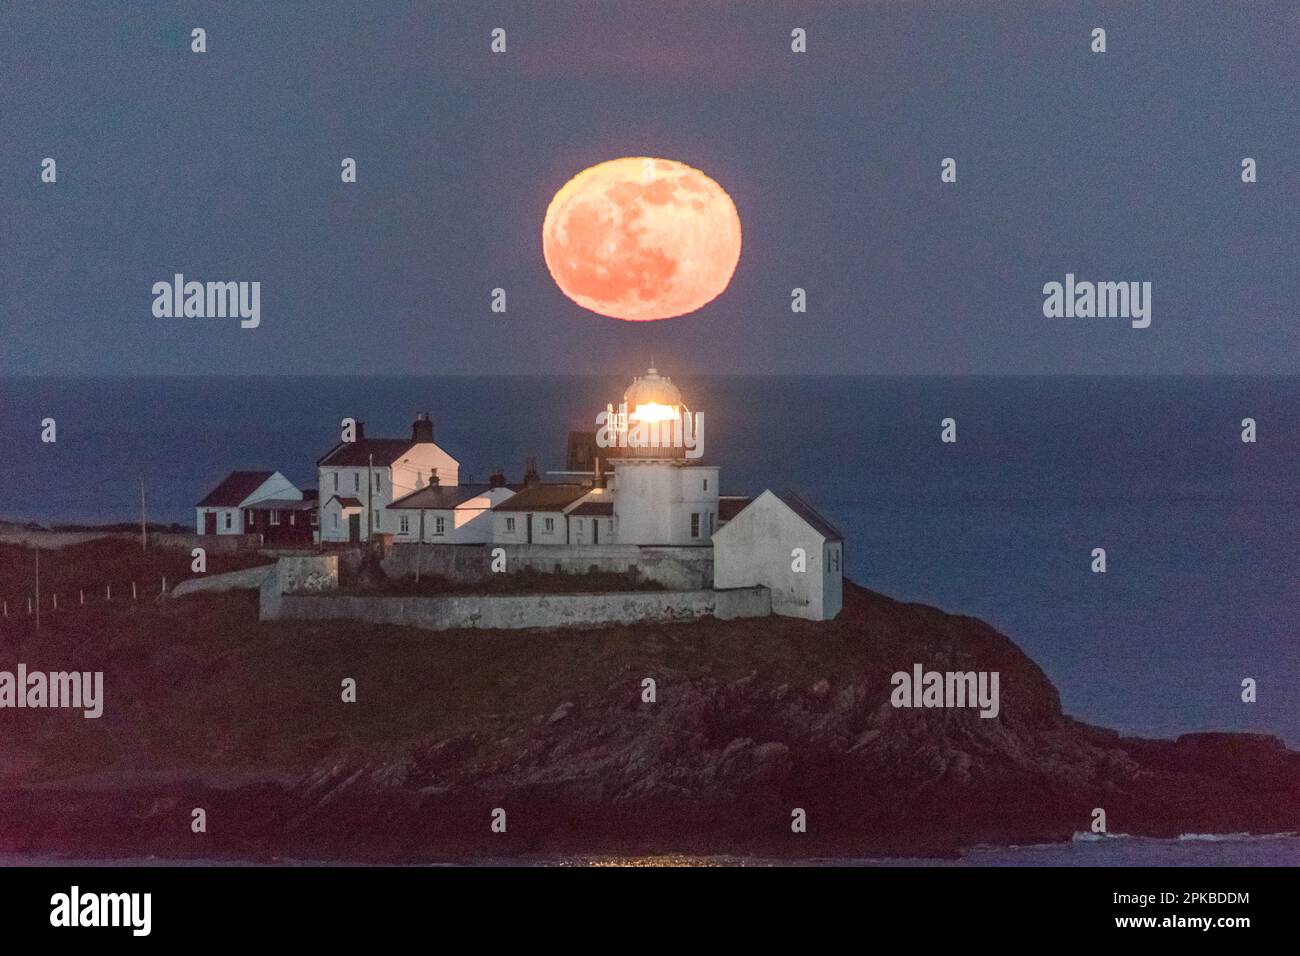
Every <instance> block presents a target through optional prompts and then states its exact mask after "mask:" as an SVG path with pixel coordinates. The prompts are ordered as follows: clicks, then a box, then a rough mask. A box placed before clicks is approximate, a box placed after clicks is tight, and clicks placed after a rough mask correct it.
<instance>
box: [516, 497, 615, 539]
mask: <svg viewBox="0 0 1300 956" xmlns="http://www.w3.org/2000/svg"><path fill="white" fill-rule="evenodd" d="M603 494H607V492H605V491H604V489H598V488H593V487H592V486H591V485H577V484H540V483H539V484H530V485H527V486H525V487H524V488H523V489H521V490H520V491H519V493H518V494H516V495H514V496H512V497H511V498H508V499H507V500H506V501H504V502H502V503H501V504H499V505H497V506H496V507H495V508H493V509H492V515H493V529H492V540H493V541H494V542H496V543H497V544H572V543H574V542H572V541H571V540H570V533H569V531H570V529H569V512H570V511H572V510H573V509H575V508H577V507H578V505H579V504H580V503H581V502H583V501H584V500H586V499H587V498H590V497H593V496H596V497H599V496H600V495H603Z"/></svg>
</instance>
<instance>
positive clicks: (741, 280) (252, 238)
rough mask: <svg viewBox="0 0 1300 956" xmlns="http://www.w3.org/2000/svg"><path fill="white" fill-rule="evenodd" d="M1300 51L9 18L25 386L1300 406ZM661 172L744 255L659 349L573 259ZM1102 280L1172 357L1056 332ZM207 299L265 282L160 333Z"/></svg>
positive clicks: (664, 27)
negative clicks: (344, 179)
mask: <svg viewBox="0 0 1300 956" xmlns="http://www.w3.org/2000/svg"><path fill="white" fill-rule="evenodd" d="M195 26H202V27H204V28H205V29H207V31H208V49H209V52H208V53H206V54H204V55H195V54H193V53H191V52H189V32H190V30H191V28H193V27H195ZM495 26H503V27H505V28H506V29H507V31H508V44H509V52H508V53H507V54H506V55H504V56H494V55H492V54H490V53H489V51H488V34H489V31H490V30H491V28H493V27H495ZM795 26H802V27H804V28H806V29H807V31H808V35H809V52H808V53H807V54H806V55H804V56H796V55H794V54H792V53H790V52H789V34H790V30H791V28H793V27H795ZM1094 26H1102V27H1105V28H1106V29H1107V32H1108V47H1109V52H1107V53H1106V54H1104V55H1094V54H1092V53H1090V52H1089V49H1088V42H1089V32H1090V30H1091V28H1092V27H1094ZM1297 50H1300V4H1298V3H1295V2H1294V0H1282V2H1251V3H1245V2H1236V3H1228V2H1223V0H1212V2H1189V0H1174V2H1159V3H1151V2H1143V3H1140V4H1135V3H1062V2H1045V3H1029V2H1017V3H1002V2H975V0H972V2H967V3H957V2H951V0H950V2H947V3H927V2H910V0H909V2H880V3H804V4H799V5H797V6H794V5H775V4H757V3H741V4H728V3H695V4H687V5H677V4H669V3H650V2H646V0H636V2H631V3H597V2H582V3H578V2H572V3H564V4H558V3H544V2H532V3H527V4H525V3H509V4H504V3H498V4H494V3H469V2H457V3H383V4H378V3H376V4H357V3H346V4H343V3H340V4H327V3H311V4H307V3H274V4H267V3H221V4H216V3H185V4H165V3H148V4H117V3H113V4H109V3H98V4H81V3H78V4H66V3H64V4H43V3H34V4H5V5H4V6H3V8H0V321H2V322H3V329H4V335H3V350H2V351H0V374H22V373H33V374H55V373H61V374H85V373H107V374H128V375H129V374H142V373H200V372H201V373H283V372H301V373H321V374H331V373H360V374H379V373H429V374H442V373H462V372H467V373H491V372H507V373H551V372H556V373H571V372H587V371H599V372H611V371H613V372H624V371H626V372H628V373H630V372H632V371H635V370H636V369H637V368H638V367H639V366H641V365H643V364H644V363H645V361H646V360H647V358H648V356H649V355H650V354H651V353H654V354H655V355H656V356H657V357H658V360H659V363H660V365H661V366H664V367H665V368H667V369H669V370H671V371H672V373H673V374H679V375H686V374H690V373H699V372H703V371H710V372H736V373H768V372H773V373H775V372H810V373H822V372H832V373H854V372H871V373H959V374H960V373H968V372H969V373H1003V372H1014V373H1072V372H1096V373H1137V374H1144V373H1178V372H1193V373H1203V372H1226V373H1274V372H1280V373H1294V372H1295V371H1296V369H1297V361H1296V360H1297V356H1298V355H1300V280H1298V279H1297V275H1298V273H1300V270H1298V269H1297V254H1298V253H1300V54H1297ZM641 154H649V155H659V156H666V157H669V158H673V159H678V160H682V161H684V162H687V163H690V164H691V165H694V166H697V167H699V168H700V169H702V170H704V171H705V172H707V173H708V174H709V175H710V176H712V177H713V178H714V179H716V180H717V181H718V182H719V183H721V184H722V185H723V187H724V188H725V189H727V191H728V192H729V193H730V194H731V196H732V197H733V199H734V200H735V202H736V205H737V207H738V209H739V211H740V215H741V220H742V224H743V228H744V249H743V251H742V255H741V261H740V265H739V267H738V269H737V271H736V275H735V277H734V279H733V281H732V285H731V287H730V289H729V290H728V291H727V292H726V293H725V294H724V295H723V296H722V297H721V298H719V299H717V300H715V301H714V302H713V303H711V304H710V305H708V306H706V307H705V308H704V309H703V310H701V311H700V312H698V313H696V314H694V315H692V316H688V317H685V318H680V319H672V320H667V321H663V322H657V323H649V324H626V323H620V322H617V321H615V320H612V319H606V318H602V317H599V316H595V315H592V314H590V313H587V312H584V311H583V310H581V309H579V308H578V307H577V306H575V305H573V304H572V303H571V302H570V301H569V300H568V299H567V298H565V297H564V296H563V295H562V294H561V293H560V292H559V290H558V289H557V288H556V287H555V286H554V284H553V282H552V281H551V279H550V277H549V275H548V274H547V272H546V268H545V265H544V263H543V260H542V255H541V243H540V225H541V221H542V217H543V214H544V212H545V209H546V205H547V203H548V201H549V200H550V198H551V196H552V195H553V194H554V192H555V190H556V189H557V188H559V186H561V185H562V184H563V183H564V182H565V181H566V180H567V179H568V178H569V177H570V176H572V175H573V174H574V173H576V172H577V171H579V170H580V169H582V168H584V167H586V166H589V165H591V164H593V163H596V162H599V161H601V160H604V159H609V158H613V157H616V156H623V155H641ZM46 156H52V157H54V158H56V159H57V161H58V171H59V182H58V184H57V185H54V186H46V185H42V184H41V183H40V182H39V179H38V177H39V171H40V170H39V164H40V161H41V160H42V158H44V157H46ZM344 156H352V157H355V158H356V159H357V161H358V164H359V179H360V181H359V182H358V183H357V184H356V185H353V186H345V185H344V184H342V183H341V182H340V179H339V163H340V160H341V159H342V157H344ZM945 156H953V157H955V158H956V159H957V161H958V183H957V184H956V185H949V186H945V185H943V184H941V183H940V181H939V163H940V160H941V159H942V158H943V157H945ZM1244 156H1251V157H1254V158H1255V159H1256V160H1257V161H1258V163H1259V177H1260V181H1259V182H1258V183H1257V184H1255V185H1253V186H1246V185H1243V184H1242V183H1241V181H1240V178H1239V172H1240V166H1239V164H1240V161H1241V159H1242V157H1244ZM1070 271H1072V272H1075V273H1076V274H1077V275H1079V277H1080V278H1084V279H1097V280H1144V281H1150V282H1152V283H1153V286H1154V307H1153V321H1152V326H1151V328H1149V329H1146V330H1134V329H1131V328H1129V326H1128V323H1126V322H1124V321H1121V320H1113V319H1110V320H1107V319H1046V318H1044V317H1043V315H1042V310H1041V303H1042V293H1041V289H1042V286H1043V284H1044V283H1045V282H1049V281H1053V280H1057V281H1059V280H1061V279H1063V278H1064V275H1065V273H1066V272H1070ZM174 272H183V273H185V274H186V276H187V277H188V278H194V279H200V280H207V279H213V280H258V281H260V282H261V283H262V324H261V327H260V328H259V329H256V330H241V329H240V328H239V327H238V323H237V321H233V320H221V319H157V318H154V316H153V315H152V312H151V308H150V307H151V303H152V295H151V292H150V288H151V286H152V284H153V283H154V282H156V281H158V280H164V279H169V278H170V277H171V275H172V274H173V273H174ZM496 286H502V287H504V288H506V289H507V291H508V295H509V311H508V313H507V314H505V315H496V314H493V313H492V312H491V311H490V310H489V295H490V291H491V289H492V288H493V287H496ZM794 286H802V287H804V288H806V289H807V290H808V296H809V303H810V308H809V312H808V313H807V314H806V315H795V314H792V313H791V312H790V308H789V296H790V289H791V288H792V287H794Z"/></svg>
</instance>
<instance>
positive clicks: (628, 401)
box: [596, 365, 704, 458]
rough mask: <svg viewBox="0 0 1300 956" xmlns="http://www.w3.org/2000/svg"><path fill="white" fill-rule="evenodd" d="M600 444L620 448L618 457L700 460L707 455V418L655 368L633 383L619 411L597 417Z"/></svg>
mask: <svg viewBox="0 0 1300 956" xmlns="http://www.w3.org/2000/svg"><path fill="white" fill-rule="evenodd" d="M596 426H597V428H598V431H597V434H596V444H597V445H598V446H600V447H602V448H610V449H617V451H616V452H615V453H614V457H637V458H646V457H650V458H699V457H700V456H701V455H702V454H703V453H704V417H703V416H702V415H701V414H700V413H699V412H695V413H694V414H692V412H691V410H690V409H689V408H688V407H687V406H686V403H685V402H683V401H682V393H681V390H680V389H678V387H677V386H676V385H674V384H673V382H672V379H670V378H668V377H667V376H661V375H660V374H659V370H658V369H656V368H655V367H654V366H653V365H652V366H651V367H650V368H649V369H647V370H646V374H645V375H640V376H637V377H636V378H634V379H633V380H632V384H631V385H630V386H628V389H627V391H626V392H624V393H623V401H622V402H621V403H619V406H618V408H615V407H614V406H613V405H612V404H611V405H607V406H606V407H605V411H604V412H602V413H601V414H599V415H597V416H596Z"/></svg>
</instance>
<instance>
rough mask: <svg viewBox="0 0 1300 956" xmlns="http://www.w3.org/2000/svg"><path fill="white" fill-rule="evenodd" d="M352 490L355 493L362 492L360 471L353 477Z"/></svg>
mask: <svg viewBox="0 0 1300 956" xmlns="http://www.w3.org/2000/svg"><path fill="white" fill-rule="evenodd" d="M352 490H353V491H360V490H361V472H359V471H358V472H356V473H355V474H354V475H353V476H352Z"/></svg>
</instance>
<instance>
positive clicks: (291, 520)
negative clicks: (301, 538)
mask: <svg viewBox="0 0 1300 956" xmlns="http://www.w3.org/2000/svg"><path fill="white" fill-rule="evenodd" d="M297 517H298V515H297V514H296V513H295V512H293V511H290V512H289V525H290V526H291V527H292V526H293V525H295V524H297V523H298V522H297V521H296V520H295V519H296V518H297Z"/></svg>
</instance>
